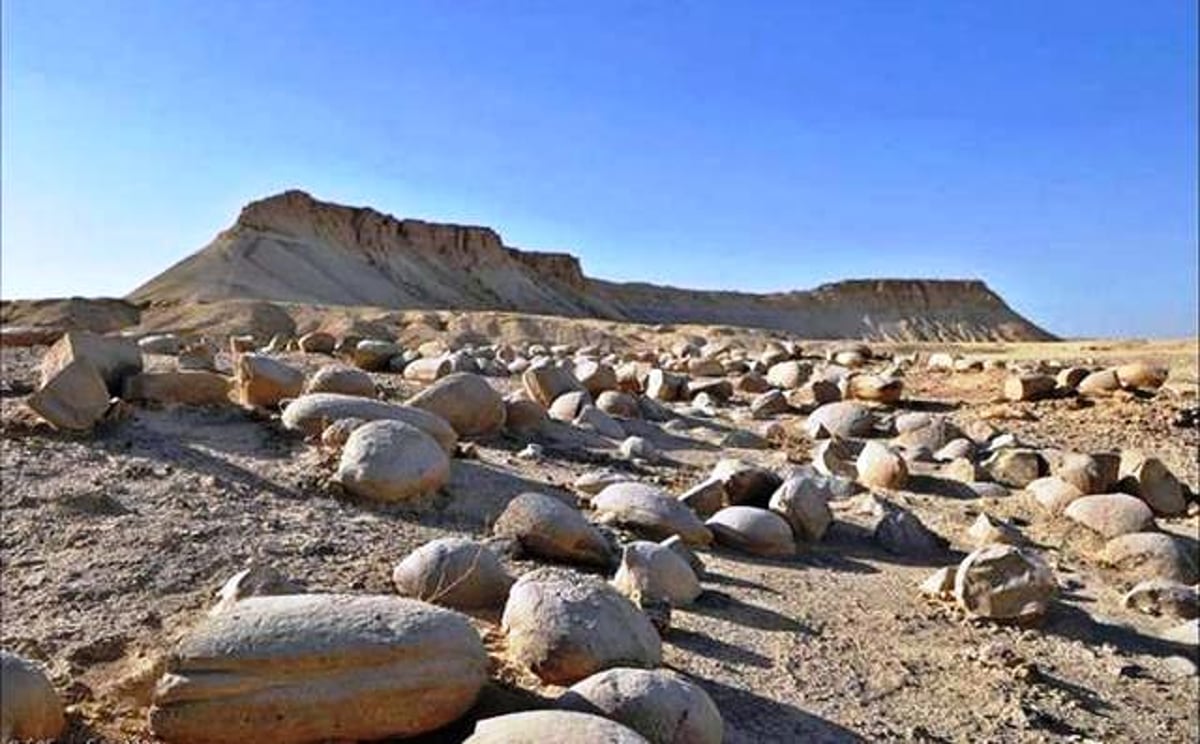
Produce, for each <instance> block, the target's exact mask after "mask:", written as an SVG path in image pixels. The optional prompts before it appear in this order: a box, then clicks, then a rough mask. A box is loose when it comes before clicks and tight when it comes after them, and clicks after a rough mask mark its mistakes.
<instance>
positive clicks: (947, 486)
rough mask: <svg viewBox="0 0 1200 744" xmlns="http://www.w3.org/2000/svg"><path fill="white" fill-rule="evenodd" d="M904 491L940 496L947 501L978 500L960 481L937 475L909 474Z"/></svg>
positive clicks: (977, 495)
mask: <svg viewBox="0 0 1200 744" xmlns="http://www.w3.org/2000/svg"><path fill="white" fill-rule="evenodd" d="M904 490H906V491H912V492H913V493H923V494H927V495H930V496H941V497H943V498H947V499H958V500H962V501H970V500H975V499H978V498H979V494H977V493H976V492H975V490H974V489H973V488H971V487H970V486H968V485H967V484H966V483H963V482H962V481H956V480H953V479H950V478H943V477H941V476H938V475H919V474H916V473H910V474H909V476H908V480H907V482H906V483H905V484H904Z"/></svg>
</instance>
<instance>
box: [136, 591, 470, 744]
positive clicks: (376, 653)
mask: <svg viewBox="0 0 1200 744" xmlns="http://www.w3.org/2000/svg"><path fill="white" fill-rule="evenodd" d="M487 666H488V657H487V652H486V651H485V650H484V647H483V643H482V642H481V641H480V639H479V634H478V633H477V632H476V631H475V629H474V628H472V627H471V625H470V623H468V622H467V620H466V618H464V617H462V616H461V615H459V614H457V613H454V612H451V611H449V610H443V609H440V608H437V607H433V606H432V605H428V604H425V603H423V602H418V601H416V600H411V599H402V598H400V597H387V596H350V595H321V594H302V595H295V596H281V597H252V598H249V599H245V600H242V601H241V602H239V603H237V605H236V607H235V608H234V609H232V610H231V611H229V612H225V613H221V614H218V615H214V616H211V617H210V618H208V620H207V622H206V623H204V624H202V625H201V626H199V627H198V628H196V629H194V630H192V631H191V632H190V633H189V634H188V635H187V636H185V637H184V638H183V640H182V641H181V642H180V643H179V645H178V646H177V647H176V649H175V651H174V653H173V654H172V655H171V656H170V657H169V660H168V666H167V669H166V673H165V675H164V676H163V677H162V679H161V680H159V683H158V688H157V690H156V691H155V696H154V706H153V707H152V708H151V709H150V728H151V730H152V731H153V733H154V734H155V735H156V736H158V737H160V738H162V739H163V740H165V741H168V742H229V743H230V744H233V743H234V742H249V741H270V742H276V743H278V744H290V743H292V742H295V743H297V744H299V743H300V742H310V741H318V740H325V739H379V738H383V737H387V736H399V737H404V736H414V735H416V734H420V733H424V732H426V731H432V730H434V729H437V728H440V727H441V726H444V725H446V724H447V723H449V722H451V721H453V720H455V719H457V718H458V717H459V716H461V715H462V714H463V713H465V712H466V711H467V710H468V709H469V708H470V707H471V706H472V705H473V704H474V703H475V699H476V697H478V695H479V691H480V689H481V688H482V687H483V684H484V682H485V681H486V680H487ZM214 670H219V673H217V672H214Z"/></svg>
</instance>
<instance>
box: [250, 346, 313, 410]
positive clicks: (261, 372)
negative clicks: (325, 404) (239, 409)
mask: <svg viewBox="0 0 1200 744" xmlns="http://www.w3.org/2000/svg"><path fill="white" fill-rule="evenodd" d="M233 375H234V377H233V389H234V394H235V395H236V397H237V400H238V402H239V403H241V404H242V405H244V406H256V407H261V408H269V407H272V406H277V405H279V403H280V402H281V401H283V400H284V399H289V398H295V397H296V396H297V395H300V391H301V390H303V389H304V373H303V372H301V371H300V370H298V369H295V368H293V367H289V366H288V365H286V364H284V363H283V362H280V361H277V360H275V359H272V358H271V357H269V356H265V355H262V354H242V355H241V356H239V357H237V358H236V359H235V360H234V363H233Z"/></svg>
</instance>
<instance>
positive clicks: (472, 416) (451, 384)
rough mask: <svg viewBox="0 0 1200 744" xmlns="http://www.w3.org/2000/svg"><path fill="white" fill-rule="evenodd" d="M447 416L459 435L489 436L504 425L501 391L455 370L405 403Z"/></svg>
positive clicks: (482, 380) (469, 374)
mask: <svg viewBox="0 0 1200 744" xmlns="http://www.w3.org/2000/svg"><path fill="white" fill-rule="evenodd" d="M405 405H407V406H412V407H413V408H420V409H422V410H425V411H429V412H430V413H433V414H436V415H437V416H439V417H441V418H442V419H444V420H445V421H446V422H447V423H449V424H450V426H451V427H453V428H454V431H455V433H457V434H458V435H459V436H460V437H474V436H487V435H489V434H495V433H497V432H499V431H500V429H502V428H503V427H504V416H505V406H504V399H503V398H501V397H500V393H498V392H496V390H495V389H494V388H493V387H492V386H491V385H489V384H488V383H487V380H485V379H483V378H482V377H480V376H479V375H475V374H471V373H469V372H455V373H453V374H450V375H447V376H445V377H443V378H442V379H440V380H438V381H437V382H435V383H433V384H432V385H430V386H429V387H427V388H425V389H424V390H422V391H421V392H419V393H417V394H416V395H414V396H413V397H411V398H409V399H408V401H406V402H405Z"/></svg>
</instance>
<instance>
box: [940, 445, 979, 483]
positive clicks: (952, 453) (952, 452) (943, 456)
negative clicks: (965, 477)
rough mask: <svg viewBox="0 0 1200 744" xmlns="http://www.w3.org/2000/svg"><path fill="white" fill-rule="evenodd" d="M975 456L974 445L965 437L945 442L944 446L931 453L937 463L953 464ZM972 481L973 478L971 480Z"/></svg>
mask: <svg viewBox="0 0 1200 744" xmlns="http://www.w3.org/2000/svg"><path fill="white" fill-rule="evenodd" d="M974 456H975V443H974V442H972V441H971V440H970V439H967V438H966V437H958V438H957V439H951V440H950V441H949V442H946V444H945V445H944V446H942V447H941V448H939V449H937V450H936V451H934V453H933V459H935V460H937V461H938V462H953V461H954V460H958V459H967V460H970V459H971V458H973V457H974ZM972 480H974V478H972Z"/></svg>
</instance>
